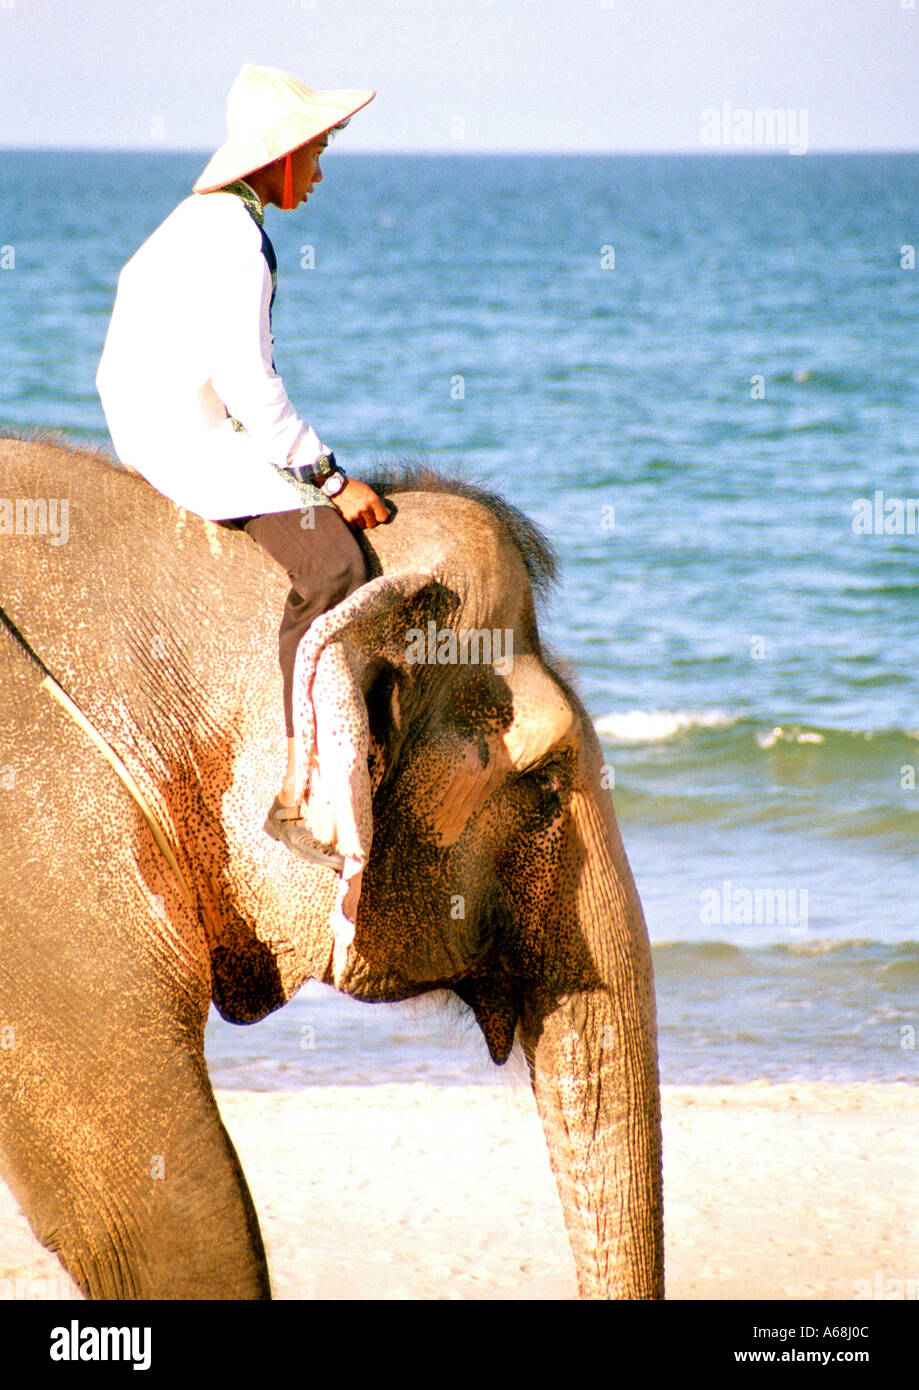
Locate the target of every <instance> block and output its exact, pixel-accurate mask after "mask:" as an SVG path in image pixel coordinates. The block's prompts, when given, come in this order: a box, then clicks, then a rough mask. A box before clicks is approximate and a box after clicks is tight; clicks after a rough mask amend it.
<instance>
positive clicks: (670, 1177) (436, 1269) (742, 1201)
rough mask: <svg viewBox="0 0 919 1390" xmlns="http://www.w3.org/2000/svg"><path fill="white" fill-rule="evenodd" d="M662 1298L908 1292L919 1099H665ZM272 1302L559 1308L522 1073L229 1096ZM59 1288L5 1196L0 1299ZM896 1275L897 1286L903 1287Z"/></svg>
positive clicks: (755, 1090) (548, 1191)
mask: <svg viewBox="0 0 919 1390" xmlns="http://www.w3.org/2000/svg"><path fill="white" fill-rule="evenodd" d="M663 1095H664V1154H665V1170H664V1172H665V1217H666V1229H667V1234H666V1241H667V1294H668V1297H669V1298H673V1299H728V1298H740V1299H745V1298H764V1299H779V1300H781V1299H797V1298H803V1299H817V1298H830V1299H852V1298H855V1297H866V1296H873V1297H878V1296H882V1297H886V1298H892V1297H897V1296H899V1297H903V1296H906V1297H912V1298H915V1297H917V1295H919V1162H917V1153H919V1088H917V1087H914V1086H909V1085H906V1084H889V1085H872V1084H865V1083H861V1084H856V1085H845V1086H843V1085H823V1084H816V1083H807V1084H804V1083H802V1084H782V1085H770V1084H768V1083H765V1082H756V1083H746V1084H742V1085H729V1086H670V1087H665V1088H664V1092H663ZM218 1100H219V1104H220V1108H221V1112H222V1114H223V1116H224V1120H225V1123H226V1125H227V1128H228V1130H229V1131H230V1134H231V1135H232V1137H233V1140H234V1142H235V1144H236V1146H237V1149H238V1151H239V1154H240V1157H241V1160H242V1164H243V1167H244V1169H245V1171H246V1173H247V1175H248V1179H249V1183H250V1186H251V1188H252V1193H253V1196H254V1199H255V1204H256V1208H257V1210H258V1213H259V1217H260V1220H261V1224H262V1230H263V1233H264V1236H265V1241H266V1245H267V1248H268V1257H269V1262H270V1266H271V1273H272V1280H273V1287H274V1293H275V1297H276V1298H281V1299H313V1298H356V1299H361V1298H367V1299H375V1298H398V1299H441V1298H447V1299H571V1298H574V1297H575V1296H576V1289H575V1280H574V1268H573V1263H572V1258H571V1253H570V1250H569V1247H568V1241H567V1237H566V1234H565V1229H564V1225H563V1222H562V1215H561V1208H560V1205H559V1199H558V1195H557V1193H556V1189H555V1184H554V1180H553V1177H552V1173H551V1170H550V1167H549V1160H548V1154H547V1150H546V1146H545V1143H544V1140H543V1135H542V1129H541V1126H540V1123H539V1120H538V1117H537V1115H536V1111H535V1105H534V1103H533V1100H532V1096H531V1095H530V1093H529V1090H528V1088H527V1087H526V1086H525V1085H524V1084H521V1083H520V1082H519V1080H516V1079H508V1080H506V1081H505V1082H504V1083H503V1084H498V1085H495V1086H458V1087H444V1088H437V1087H434V1086H430V1085H427V1084H423V1083H418V1084H410V1085H377V1086H367V1087H357V1086H339V1087H312V1088H306V1089H303V1090H301V1091H294V1092H251V1091H250V1092H245V1091H220V1092H218ZM30 1280H40V1281H47V1282H43V1283H39V1284H36V1285H34V1286H33V1288H32V1292H31V1296H32V1297H34V1296H35V1295H36V1293H38V1294H40V1295H41V1294H43V1295H44V1296H48V1294H51V1295H52V1296H56V1297H67V1296H69V1290H68V1283H67V1281H66V1280H64V1279H62V1277H61V1272H60V1266H59V1265H58V1263H57V1260H56V1259H55V1258H54V1257H53V1256H52V1255H50V1254H49V1253H48V1252H47V1251H43V1250H42V1249H41V1247H40V1246H39V1245H38V1243H37V1241H36V1240H35V1239H34V1237H33V1236H32V1234H31V1232H30V1230H29V1228H28V1226H27V1224H26V1221H25V1219H24V1217H23V1216H22V1215H21V1214H20V1213H19V1211H18V1209H17V1207H16V1204H15V1202H14V1201H13V1199H12V1197H11V1195H10V1193H9V1192H8V1191H7V1189H6V1188H5V1187H3V1186H0V1296H2V1297H4V1298H12V1297H14V1296H19V1297H23V1296H24V1294H25V1293H26V1291H27V1288H28V1286H27V1285H26V1284H24V1283H23V1281H30ZM896 1281H899V1283H897V1282H896Z"/></svg>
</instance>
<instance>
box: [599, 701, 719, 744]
mask: <svg viewBox="0 0 919 1390" xmlns="http://www.w3.org/2000/svg"><path fill="white" fill-rule="evenodd" d="M736 723H737V716H736V715H732V714H728V713H727V712H726V711H725V710H723V709H703V710H692V709H677V710H669V709H657V710H646V709H632V710H629V711H628V712H626V713H623V714H604V715H603V716H602V717H601V718H600V719H597V720H595V721H594V727H595V728H596V730H597V733H598V734H605V735H606V737H607V738H615V739H618V740H619V742H620V743H660V742H662V741H663V740H664V739H668V738H673V736H674V734H682V733H684V732H685V731H686V730H687V729H726V728H728V727H729V726H730V725H731V724H736Z"/></svg>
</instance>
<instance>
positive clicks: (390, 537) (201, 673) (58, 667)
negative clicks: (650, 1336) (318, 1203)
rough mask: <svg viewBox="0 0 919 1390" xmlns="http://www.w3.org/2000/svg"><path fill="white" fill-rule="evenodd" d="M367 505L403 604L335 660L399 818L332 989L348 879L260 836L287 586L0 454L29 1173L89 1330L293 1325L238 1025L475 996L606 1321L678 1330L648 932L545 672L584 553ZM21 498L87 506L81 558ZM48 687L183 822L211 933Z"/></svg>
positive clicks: (481, 509)
mask: <svg viewBox="0 0 919 1390" xmlns="http://www.w3.org/2000/svg"><path fill="white" fill-rule="evenodd" d="M367 480H368V481H369V482H371V483H372V484H373V485H374V486H376V488H377V490H378V491H379V492H380V494H381V495H382V496H384V497H386V498H387V499H388V501H389V505H390V508H391V510H392V511H393V517H392V519H391V520H390V522H389V523H388V524H387V525H384V526H378V527H377V528H375V529H374V530H373V531H370V532H363V533H361V543H362V544H363V545H364V547H365V550H366V553H367V555H368V557H369V561H370V568H371V575H372V577H377V576H384V577H385V576H393V577H394V581H395V582H394V583H393V585H392V586H387V585H385V584H383V585H377V592H378V593H379V592H381V591H383V592H384V594H385V595H386V596H387V603H388V606H386V605H385V604H384V605H383V606H382V607H381V606H380V605H379V604H377V606H376V607H375V608H371V609H366V610H365V611H364V613H363V615H362V613H361V611H360V605H358V609H357V611H356V612H354V613H353V614H350V615H349V616H348V619H347V621H343V622H341V623H339V624H338V626H337V628H336V629H335V631H334V633H333V637H332V639H331V640H334V641H335V642H338V643H340V644H341V646H340V648H337V649H336V652H337V657H338V665H337V666H334V665H330V666H329V669H330V670H335V669H340V670H341V671H346V672H347V673H348V676H347V679H348V682H349V690H350V693H349V694H348V695H347V698H349V699H351V700H352V701H353V706H352V708H353V710H354V712H355V714H356V715H357V714H359V715H360V719H359V720H357V723H356V725H355V727H360V728H363V730H364V743H363V744H361V745H359V746H361V747H366V748H369V752H368V755H367V758H366V764H367V775H366V776H365V775H364V773H363V771H362V770H361V769H360V768H359V769H358V773H360V777H359V778H358V779H357V781H356V782H355V786H358V787H360V786H363V784H364V783H366V798H368V799H369V800H368V801H367V804H368V805H371V806H372V841H371V844H370V850H369V857H368V859H367V862H366V865H365V867H364V872H363V879H362V884H361V888H360V895H359V902H358V906H357V911H356V919H355V924H354V934H353V941H351V943H350V945H348V947H347V954H346V957H342V959H340V960H339V961H338V964H337V965H336V968H335V972H334V975H333V933H332V929H331V927H330V925H329V919H330V911H331V909H332V907H333V905H334V903H335V898H336V888H337V885H338V878H337V875H336V874H335V873H334V872H332V871H330V870H328V869H326V868H323V867H320V866H313V865H309V864H307V863H305V862H303V861H300V860H297V859H295V858H293V857H292V856H291V855H289V854H288V853H287V852H286V851H285V850H284V849H283V847H281V846H280V845H277V844H276V843H274V842H273V841H271V840H270V839H268V837H267V836H265V835H264V833H263V831H262V822H263V820H264V818H265V814H266V811H267V808H268V806H269V805H270V803H271V801H272V798H273V797H274V795H275V792H276V789H277V785H278V784H279V782H280V776H281V772H282V770H283V764H284V754H285V745H284V724H283V713H282V702H281V677H280V672H279V669H278V664H277V627H278V622H279V618H280V613H281V609H282V606H283V603H284V598H285V595H286V592H287V581H286V576H285V575H284V573H283V571H282V570H281V569H280V567H278V566H277V565H275V564H274V562H272V561H271V560H270V559H269V558H268V557H267V556H266V555H265V554H264V553H263V552H262V551H260V550H259V548H258V546H257V545H256V544H255V543H254V542H253V541H252V540H251V539H250V538H249V537H248V536H247V535H245V533H242V532H237V531H232V530H230V529H227V528H224V527H221V526H219V525H216V524H214V523H210V522H204V521H202V520H200V519H199V518H198V517H195V516H193V515H191V514H187V513H185V512H183V511H181V510H180V509H178V508H176V507H175V506H174V505H173V504H172V503H171V502H169V501H167V500H166V499H165V498H163V497H161V496H160V495H159V494H157V493H156V492H154V491H153V490H152V489H151V488H150V487H149V486H148V484H147V483H146V482H145V481H144V480H143V479H142V478H140V477H139V476H137V475H134V474H132V473H130V472H127V471H125V470H121V469H118V468H116V467H114V466H113V465H112V464H111V462H110V461H109V460H107V459H106V458H105V457H104V456H103V455H100V454H94V453H90V452H87V451H81V450H71V449H68V448H62V447H59V446H58V445H56V444H54V443H52V442H48V441H46V440H39V441H36V440H32V441H21V440H15V439H9V438H2V439H0V514H2V516H5V517H6V519H7V522H9V518H10V517H16V516H19V517H20V518H21V520H22V522H23V524H22V525H21V526H18V527H17V525H15V524H12V523H11V524H6V525H3V526H2V527H0V609H2V611H3V613H4V615H5V622H4V623H0V671H2V684H0V1172H2V1176H3V1178H4V1180H5V1181H6V1182H7V1183H8V1184H9V1186H10V1188H11V1189H12V1191H13V1193H14V1194H15V1196H16V1198H17V1200H18V1201H19V1203H20V1205H21V1207H22V1209H23V1211H24V1212H25V1214H26V1216H27V1217H28V1220H29V1221H30V1223H31V1226H32V1229H33V1230H34V1232H35V1234H36V1236H37V1237H38V1239H39V1240H40V1241H41V1242H42V1243H43V1244H44V1245H46V1246H47V1247H48V1248H50V1249H52V1250H54V1251H56V1252H57V1254H58V1256H59V1258H60V1259H61V1261H62V1263H63V1264H64V1265H65V1267H66V1268H67V1270H68V1271H69V1272H70V1274H71V1275H72V1277H73V1278H74V1279H75V1280H76V1282H77V1284H78V1285H79V1286H80V1288H81V1289H82V1290H83V1291H84V1293H85V1294H86V1296H87V1297H88V1298H93V1299H106V1298H117V1299H130V1298H154V1299H265V1298H270V1296H271V1292H270V1284H269V1277H268V1268H267V1263H266V1259H265V1251H264V1248H263V1244H262V1238H261V1234H260V1231H259V1225H258V1219H257V1217H256V1213H255V1209H254V1207H253V1203H252V1199H251V1197H250V1194H249V1190H248V1187H247V1184H246V1180H245V1177H244V1175H243V1173H242V1170H241V1168H240V1164H239V1160H238V1158H237V1156H236V1153H235V1151H234V1149H233V1145H232V1144H231V1142H230V1140H229V1137H228V1136H227V1133H226V1131H225V1129H224V1127H223V1125H222V1123H221V1119H220V1114H219V1112H218V1109H217V1105H216V1102H215V1099H214V1095H213V1091H212V1089H211V1084H210V1080H209V1078H208V1074H207V1069H206V1066H205V1063H204V1056H203V1033H204V1025H205V1020H206V1017H207V1011H208V1008H209V1004H210V1001H211V1000H212V999H213V1001H214V1002H215V1004H216V1007H217V1008H218V1010H219V1011H220V1013H221V1014H222V1015H223V1017H224V1018H227V1019H230V1020H232V1021H234V1022H240V1023H250V1022H253V1021H255V1020H257V1019H260V1018H263V1017H264V1016H265V1015H266V1014H268V1013H270V1012H271V1011H272V1010H274V1009H277V1008H279V1007H280V1006H282V1005H283V1004H285V1003H286V1002H287V1000H289V999H290V998H291V997H292V995H294V994H295V993H296V991H297V990H298V989H299V988H300V986H301V985H302V984H303V982H304V981H306V980H309V979H316V980H323V981H326V982H328V983H333V982H334V983H335V984H337V986H338V988H340V989H342V990H344V991H345V992H347V993H348V994H350V995H353V996H354V997H355V998H358V999H362V1000H368V1001H373V1000H397V999H405V998H408V997H411V996H413V995H418V994H421V993H424V992H427V991H430V990H435V989H445V990H452V991H454V992H455V993H456V994H457V995H459V996H460V998H461V999H463V1000H464V1001H465V1002H466V1003H467V1004H468V1005H469V1007H470V1008H471V1009H472V1010H473V1011H474V1014H475V1017H476V1019H477V1021H478V1023H479V1025H480V1027H481V1029H482V1032H483V1034H484V1036H485V1039H486V1041H487V1044H488V1048H489V1050H490V1053H491V1056H492V1058H493V1059H494V1061H495V1062H496V1063H499V1064H500V1063H502V1062H504V1061H506V1059H507V1057H508V1054H509V1052H510V1050H511V1048H512V1046H514V1044H515V1043H516V1044H517V1045H518V1046H519V1047H521V1048H522V1049H523V1052H524V1055H525V1056H526V1059H527V1063H528V1066H529V1071H530V1076H531V1079H532V1085H533V1091H534V1095H535V1098H536V1104H537V1106H538V1109H539V1113H540V1115H541V1117H542V1119H543V1123H544V1127H545V1132H546V1139H547V1143H548V1146H549V1154H550V1158H551V1162H552V1166H553V1169H554V1172H555V1175H556V1178H557V1182H558V1189H559V1193H560V1197H561V1202H562V1208H563V1211H564V1215H565V1220H566V1223H567V1227H568V1232H569V1235H570V1239H571V1245H572V1250H573V1253H574V1259H575V1265H576V1270H577V1278H578V1288H579V1292H580V1295H581V1297H584V1298H625V1299H633V1298H640V1299H652V1298H660V1297H662V1296H663V1255H662V1251H663V1237H662V1206H661V1152H660V1103H659V1090H658V1075H657V1053H656V1040H655V1007H654V991H653V983H652V975H651V964H650V953H649V949H648V940H647V932H646V929H645V923H644V918H643V916H642V911H641V905H640V903H639V900H638V896H637V893H636V891H635V885H634V882H633V879H632V875H631V872H630V869H629V866H628V862H627V860H626V857H625V853H624V851H623V847H622V842H621V840H620V837H619V832H618V829H617V825H616V820H615V816H614V812H613V807H612V802H611V799H610V794H609V792H608V791H607V790H605V788H604V777H603V766H602V758H601V753H600V748H599V745H598V743H597V739H596V735H595V733H594V731H593V728H592V725H591V723H590V721H589V719H588V718H587V716H586V714H585V712H584V709H583V706H582V704H581V702H580V700H579V699H578V697H577V695H576V693H575V692H574V690H573V689H572V686H571V683H570V679H568V678H565V677H564V676H563V675H561V674H560V673H559V671H558V669H557V668H555V667H553V666H552V665H551V664H549V662H548V661H547V659H546V658H545V656H544V654H543V653H542V650H541V647H540V642H539V637H538V633H537V628H536V622H535V618H534V598H533V595H534V592H535V593H536V595H537V597H539V595H540V592H541V591H542V590H544V589H545V588H546V587H547V585H548V584H549V582H550V580H551V579H552V577H553V573H554V562H553V559H552V555H551V552H550V551H549V549H548V547H547V546H546V543H545V541H544V540H543V539H542V538H541V536H540V535H539V533H538V532H537V531H536V530H535V528H534V527H533V526H532V525H531V523H529V522H528V521H527V520H526V519H525V518H524V517H522V516H521V515H520V514H519V513H517V512H515V511H514V510H513V509H512V508H510V507H508V506H507V505H506V504H504V503H503V502H501V500H500V499H499V498H496V497H494V496H493V495H492V494H489V493H486V492H484V491H482V490H481V489H476V488H474V487H472V486H470V485H469V484H461V483H453V482H450V481H447V480H445V479H443V478H438V477H437V476H435V475H434V474H433V473H431V472H430V471H429V470H427V469H426V468H425V467H424V466H423V465H421V464H417V463H416V464H412V465H398V466H395V467H393V468H391V469H389V470H387V472H386V473H385V474H384V473H382V472H380V473H378V474H377V475H375V476H370V477H369V478H368V479H367ZM2 499H7V500H8V501H9V502H10V503H11V506H10V507H9V508H3V505H2ZM17 499H31V500H32V502H33V503H34V502H35V501H36V499H42V500H43V501H44V502H45V503H47V501H48V500H49V499H54V500H55V501H56V503H57V507H58V510H57V512H56V513H55V512H54V510H53V509H52V512H51V515H52V516H56V517H57V521H58V523H59V522H60V520H61V518H62V517H63V515H64V513H65V512H66V513H67V516H68V531H69V534H68V535H67V537H66V539H64V537H63V531H62V530H60V528H59V530H60V534H59V535H58V537H57V540H55V538H54V537H52V536H51V535H49V534H45V533H43V531H42V525H41V520H42V516H43V514H44V513H43V512H42V509H41V506H37V507H36V506H32V507H31V511H30V510H29V509H28V508H22V507H20V508H19V509H18V511H17V507H16V503H17ZM65 501H66V503H67V507H66V508H63V503H64V502H65ZM30 517H31V522H30ZM368 587H369V586H368ZM390 587H391V594H390ZM358 592H360V591H358ZM354 597H356V596H355V595H352V598H354ZM346 602H347V601H346ZM343 607H344V606H343V605H342V608H343ZM337 611H338V610H333V612H335V613H337ZM432 622H433V623H435V624H436V628H437V630H438V631H441V630H443V629H446V628H453V629H454V630H460V629H463V628H466V629H489V630H491V631H495V630H500V631H501V632H502V633H507V632H508V631H510V632H511V633H512V638H513V648H512V651H513V659H512V662H511V663H507V662H506V661H505V662H504V663H503V664H502V663H500V662H498V661H497V660H493V661H492V662H491V663H490V664H488V663H481V664H475V663H473V662H471V661H468V662H466V663H463V662H461V661H454V662H452V663H451V662H444V663H438V662H436V661H433V662H431V661H427V662H419V661H417V660H414V661H410V660H409V659H408V655H407V652H408V639H407V635H406V634H407V633H408V632H409V631H410V630H413V629H423V630H427V626H428V624H429V623H432ZM333 626H334V625H333ZM492 655H493V656H494V653H492ZM45 671H48V672H50V673H52V674H53V676H54V677H55V678H56V680H57V681H58V682H59V683H60V684H61V686H62V687H63V688H64V690H65V691H66V692H67V693H68V694H69V695H70V696H71V698H72V699H73V700H74V701H76V703H77V704H78V705H79V706H80V707H81V708H82V710H83V711H84V712H85V713H86V715H87V716H88V718H89V719H90V720H91V721H92V722H93V724H95V725H96V727H97V728H98V729H99V731H100V732H101V733H102V735H103V736H104V738H105V739H106V740H108V742H109V743H110V745H111V746H112V748H113V749H114V750H115V751H116V752H117V754H118V755H119V756H120V758H121V759H122V760H123V761H124V763H125V764H126V766H127V767H128V769H129V770H130V772H131V774H132V775H133V777H134V778H135V779H136V782H137V783H138V785H139V787H140V788H141V790H142V792H143V794H144V796H145V797H146V798H147V800H148V802H149V803H150V804H151V806H152V807H153V808H154V809H155V812H156V815H157V817H158V819H159V821H160V823H161V825H162V826H163V828H164V829H165V831H166V832H167V835H168V837H169V839H170V840H171V843H172V845H173V846H174V848H175V852H176V859H177V861H178V864H179V866H180V868H181V871H182V873H183V875H184V876H185V878H186V880H187V883H188V885H189V887H190V890H191V901H190V902H189V901H188V899H187V898H185V897H184V896H183V894H182V892H181V889H180V887H179V884H178V881H177V879H176V876H175V874H174V873H173V872H172V871H171V870H170V868H169V865H168V863H167V862H166V860H165V859H164V856H163V854H162V853H161V851H160V850H159V849H158V847H157V844H156V842H155V840H154V837H153V835H152V833H151V830H150V828H149V826H148V824H147V822H146V821H145V820H144V818H143V816H142V815H141V812H140V810H139V809H138V806H137V804H136V802H135V800H134V799H133V798H132V797H131V795H130V794H129V792H128V791H127V790H126V788H125V786H124V785H123V783H122V782H121V781H120V780H119V779H118V777H117V776H116V775H115V773H114V772H113V771H112V769H111V767H110V766H109V765H108V764H107V763H106V762H105V760H104V759H103V758H102V756H101V755H100V753H99V751H98V749H97V748H95V747H94V746H93V745H92V744H91V743H90V741H89V740H88V738H87V737H86V735H85V734H84V733H83V732H82V731H81V730H80V729H79V728H78V727H77V726H76V725H75V724H74V723H73V722H72V721H71V720H70V719H69V717H68V715H67V714H66V713H65V711H64V710H63V709H62V708H61V707H60V705H59V704H57V703H56V702H55V701H54V700H53V699H51V698H50V696H49V694H48V692H47V690H46V689H43V688H42V687H41V685H40V682H41V680H42V677H43V675H44V673H45ZM361 721H363V722H362V723H361ZM368 728H369V741H368V734H367V730H368ZM361 779H363V781H361ZM363 794H364V793H361V792H360V789H358V791H357V792H356V793H355V795H363ZM365 819H366V818H365Z"/></svg>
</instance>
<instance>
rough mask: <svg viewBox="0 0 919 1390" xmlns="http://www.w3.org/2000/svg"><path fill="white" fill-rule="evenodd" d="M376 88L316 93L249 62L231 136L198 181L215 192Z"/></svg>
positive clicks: (237, 89)
mask: <svg viewBox="0 0 919 1390" xmlns="http://www.w3.org/2000/svg"><path fill="white" fill-rule="evenodd" d="M375 96H376V92H362V91H352V90H341V91H331V92H314V91H313V90H312V89H311V88H309V87H304V85H303V83H302V82H298V81H297V79H296V78H295V77H291V76H290V74H289V73H286V72H281V71H280V69H279V68H261V67H256V66H255V64H254V63H247V64H246V65H245V67H244V68H243V69H242V71H241V72H240V74H239V76H238V77H237V78H236V80H235V82H234V83H233V85H232V87H231V88H230V95H229V96H228V98H227V136H228V138H227V139H226V140H225V141H224V143H223V144H222V145H221V146H220V149H219V150H217V152H216V153H215V154H214V155H213V156H212V158H211V159H210V161H209V162H208V165H207V167H206V168H205V170H204V172H203V173H202V174H201V177H200V178H199V179H198V181H197V183H196V184H195V185H194V190H195V192H196V193H212V192H213V191H214V190H215V189H217V188H223V187H224V186H225V185H226V184H228V183H233V182H234V180H236V179H241V178H244V177H245V175H246V174H251V173H252V171H253V170H254V169H261V168H262V167H263V166H264V165H265V164H271V162H272V161H273V160H275V159H278V158H280V156H281V155H284V154H288V153H289V152H290V151H291V150H295V149H298V148H299V146H300V145H305V144H307V143H308V142H309V141H310V140H315V138H316V136H317V135H322V134H323V132H324V131H326V130H329V129H331V127H332V126H333V125H338V123H339V122H340V121H344V120H347V119H348V117H349V116H353V115H354V113H355V111H360V109H361V107H362V106H366V105H367V103H368V101H372V100H373V98H374V97H375Z"/></svg>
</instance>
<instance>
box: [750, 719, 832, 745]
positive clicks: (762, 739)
mask: <svg viewBox="0 0 919 1390" xmlns="http://www.w3.org/2000/svg"><path fill="white" fill-rule="evenodd" d="M756 741H757V743H758V744H759V746H760V748H774V747H775V745H776V744H777V743H823V741H824V740H823V734H818V733H816V732H814V731H813V730H810V731H808V730H807V729H783V728H782V726H781V724H776V726H775V728H774V729H772V730H771V731H770V732H769V733H762V734H757V735H756Z"/></svg>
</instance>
